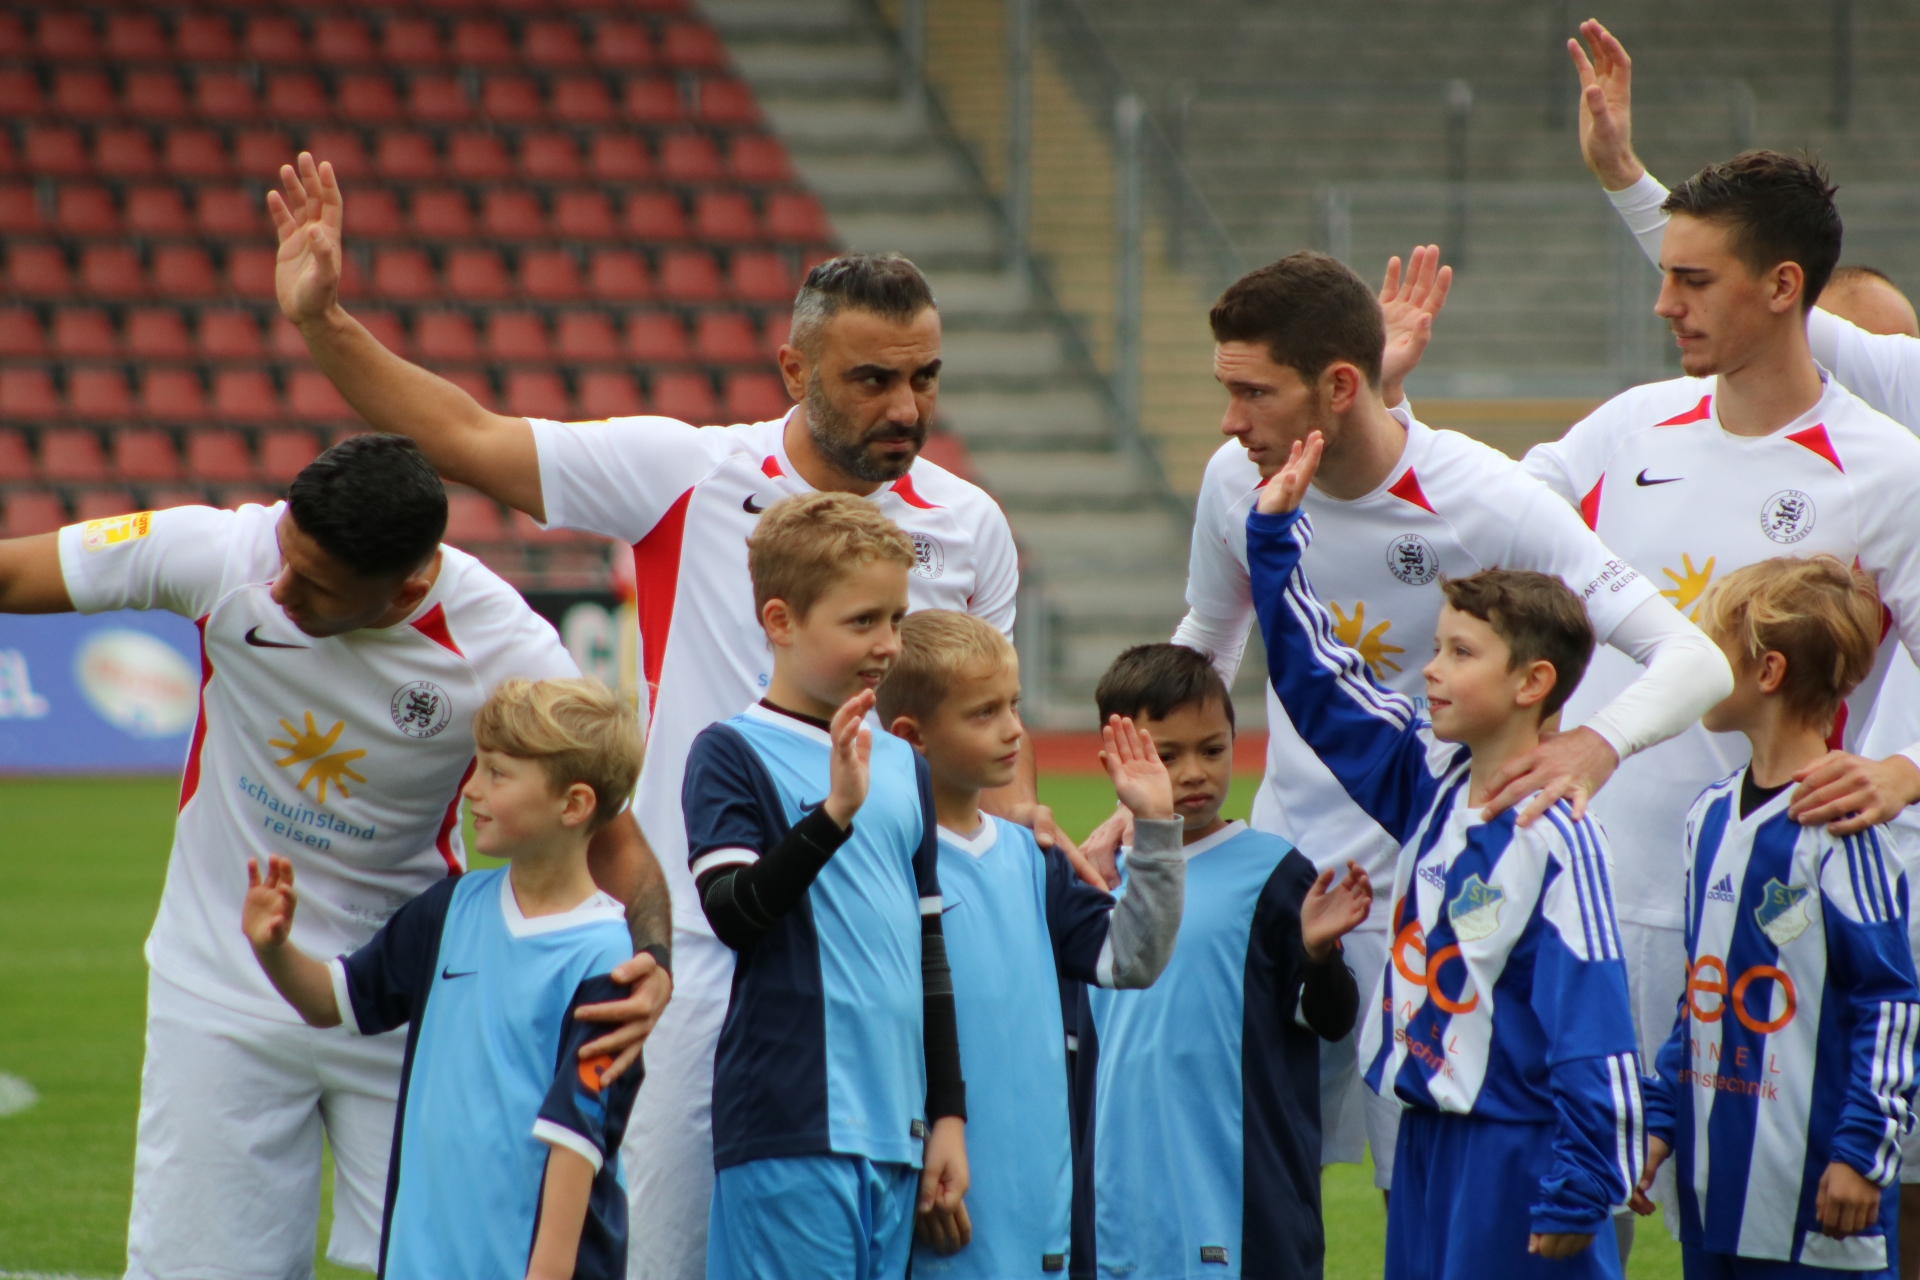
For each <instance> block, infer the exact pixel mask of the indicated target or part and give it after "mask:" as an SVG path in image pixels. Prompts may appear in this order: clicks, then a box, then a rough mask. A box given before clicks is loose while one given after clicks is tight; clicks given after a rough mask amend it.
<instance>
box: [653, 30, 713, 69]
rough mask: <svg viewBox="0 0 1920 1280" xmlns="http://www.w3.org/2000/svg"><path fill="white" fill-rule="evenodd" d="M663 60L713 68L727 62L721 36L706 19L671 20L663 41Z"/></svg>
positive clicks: (692, 66)
mask: <svg viewBox="0 0 1920 1280" xmlns="http://www.w3.org/2000/svg"><path fill="white" fill-rule="evenodd" d="M660 56H661V60H662V61H663V62H665V63H666V64H667V65H668V66H670V67H685V68H689V69H693V68H698V69H700V70H713V69H718V68H720V67H724V66H726V65H727V51H726V50H725V49H724V48H722V47H721V45H720V37H719V36H718V35H716V34H715V33H714V30H713V28H712V27H710V26H708V25H707V24H706V23H704V22H670V23H668V24H667V29H666V32H665V35H664V38H663V39H662V40H661V41H660Z"/></svg>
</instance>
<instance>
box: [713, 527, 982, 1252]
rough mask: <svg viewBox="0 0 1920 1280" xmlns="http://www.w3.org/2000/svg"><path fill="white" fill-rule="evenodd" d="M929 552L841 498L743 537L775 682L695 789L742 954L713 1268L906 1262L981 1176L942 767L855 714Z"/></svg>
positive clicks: (718, 898)
mask: <svg viewBox="0 0 1920 1280" xmlns="http://www.w3.org/2000/svg"><path fill="white" fill-rule="evenodd" d="M916 563H917V561H916V559H915V556H914V550H913V543H912V542H911V541H909V540H908V538H907V536H906V534H904V533H902V532H901V531H900V530H899V529H898V528H897V527H896V526H895V525H894V524H893V523H892V522H891V521H889V520H888V519H887V518H886V517H885V516H882V515H881V514H880V512H879V509H878V508H876V507H875V506H874V505H873V503H871V502H868V501H866V500H864V499H862V498H857V497H854V496H853V495H851V494H845V493H813V494H804V495H800V496H796V497H792V498H787V499H785V500H783V501H781V502H777V503H775V504H773V505H772V506H770V507H768V508H767V510H766V514H765V515H763V516H761V517H760V523H759V525H758V526H757V527H756V528H755V530H754V534H753V536H752V538H750V539H749V540H748V543H747V564H748V568H749V571H750V573H751V575H752V579H753V594H754V605H755V608H756V610H757V612H758V613H759V617H760V622H761V626H762V627H763V629H764V630H765V632H766V635H767V640H768V643H769V644H770V645H771V647H772V649H773V673H772V676H771V678H770V680H769V683H768V685H767V694H766V697H765V698H764V699H762V700H761V701H760V702H759V703H757V704H756V705H754V706H751V707H748V708H747V709H746V710H745V711H743V712H741V713H740V714H739V715H737V716H734V717H732V718H731V719H728V720H723V721H721V722H719V723H718V724H713V725H709V726H708V727H707V728H706V729H704V730H702V731H701V733H700V735H699V737H697V738H696V739H695V740H694V744H693V749H692V751H691V752H690V753H689V755H688V757H687V770H686V779H685V782H684V784H683V787H682V792H681V800H682V805H683V807H684V810H685V813H686V823H687V848H688V855H689V858H690V861H691V863H692V870H693V877H694V883H695V885H696V886H697V887H698V889H699V892H700V902H701V906H702V908H703V909H704V910H705V912H706V916H707V919H708V920H709V921H710V922H711V923H712V925H713V931H714V933H715V934H716V935H717V936H718V937H719V939H720V940H721V941H722V942H724V943H726V944H727V945H728V946H730V947H732V948H734V950H735V951H736V952H737V953H738V960H737V961H736V965H735V969H734V977H733V994H732V999H731V1002H730V1003H729V1005H728V1007H727V1016H726V1021H725V1022H724V1023H723V1024H722V1025H721V1029H720V1041H719V1045H718V1047H717V1049H716V1050H715V1056H714V1068H713V1162H714V1168H715V1170H716V1176H715V1179H714V1187H713V1201H712V1208H711V1212H710V1214H709V1228H708V1243H707V1275H708V1276H709V1277H710V1280H735V1277H738V1278H740V1280H747V1278H748V1277H759V1276H766V1275H779V1276H783V1277H817V1278H818V1280H841V1278H844V1277H848V1276H859V1277H865V1278H867V1280H880V1278H883V1277H898V1276H904V1275H905V1274H906V1271H907V1259H908V1251H909V1248H910V1246H911V1243H912V1239H913V1223H914V1216H915V1213H916V1212H922V1213H925V1212H942V1213H947V1214H951V1213H952V1212H954V1210H955V1209H956V1208H957V1207H958V1205H959V1204H960V1202H961V1197H962V1196H963V1195H964V1194H965V1192H966V1189H967V1157H966V1143H965V1122H966V1086H965V1084H964V1083H963V1082H962V1080H961V1076H960V1053H959V1045H958V1039H957V1033H956V1031H955V1026H954V1002H953V985H952V978H951V975H950V973H949V971H948V967H947V955H946V945H945V940H944V937H943V934H942V930H941V921H940V907H941V902H940V881H939V871H938V861H937V860H938V852H937V844H938V841H937V837H936V835H935V817H934V806H933V799H932V794H931V790H930V783H929V780H928V775H927V768H926V764H925V762H924V761H922V760H921V759H920V758H919V756H917V755H916V754H915V753H914V750H913V748H912V747H910V746H908V745H907V744H906V743H904V742H902V741H901V740H900V739H898V738H895V737H892V736H890V735H887V734H880V735H877V736H876V735H874V734H872V733H871V732H869V731H868V730H867V729H865V728H864V727H862V726H863V724H864V722H865V719H866V716H867V713H868V712H869V711H871V710H872V708H873V705H874V690H875V689H876V688H877V687H878V686H879V684H880V681H881V679H882V678H883V677H885V675H886V674H887V670H888V668H890V667H891V666H892V665H893V661H894V659H895V658H896V657H897V656H898V655H899V652H900V620H901V619H902V618H903V617H904V616H905V615H906V612H907V572H908V570H910V569H911V568H912V567H913V566H914V565H915V564H916Z"/></svg>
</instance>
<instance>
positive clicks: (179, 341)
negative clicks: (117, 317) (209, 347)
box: [127, 307, 193, 360]
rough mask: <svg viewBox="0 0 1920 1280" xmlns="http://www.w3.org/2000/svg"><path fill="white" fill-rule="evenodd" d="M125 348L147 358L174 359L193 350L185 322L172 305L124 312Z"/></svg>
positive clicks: (184, 355)
mask: <svg viewBox="0 0 1920 1280" xmlns="http://www.w3.org/2000/svg"><path fill="white" fill-rule="evenodd" d="M127 351H128V353H129V354H131V355H136V356H141V357H143V358H145V359H149V360H154V359H158V360H178V359H184V358H186V357H187V356H190V355H192V354H193V341H192V339H190V338H189V337H188V336H187V322H186V321H185V320H183V319H181V317H180V313H179V312H178V311H175V310H174V309H173V308H172V307H162V308H148V309H142V310H135V311H129V312H128V313H127Z"/></svg>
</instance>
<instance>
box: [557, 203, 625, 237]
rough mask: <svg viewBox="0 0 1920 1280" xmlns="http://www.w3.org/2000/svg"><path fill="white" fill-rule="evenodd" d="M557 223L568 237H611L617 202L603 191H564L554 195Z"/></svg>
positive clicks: (613, 230)
mask: <svg viewBox="0 0 1920 1280" xmlns="http://www.w3.org/2000/svg"><path fill="white" fill-rule="evenodd" d="M553 227H554V230H555V231H556V232H558V233H559V235H560V236H561V238H562V239H566V240H611V239H612V238H613V236H614V234H615V230H616V227H615V224H614V219H613V202H612V201H610V200H608V199H607V196H606V193H605V192H603V191H563V192H561V193H560V194H559V195H557V196H555V197H554V201H553Z"/></svg>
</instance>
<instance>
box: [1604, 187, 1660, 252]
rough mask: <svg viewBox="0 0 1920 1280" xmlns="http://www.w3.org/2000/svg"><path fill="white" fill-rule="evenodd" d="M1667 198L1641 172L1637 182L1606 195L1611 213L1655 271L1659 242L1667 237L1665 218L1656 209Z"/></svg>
mask: <svg viewBox="0 0 1920 1280" xmlns="http://www.w3.org/2000/svg"><path fill="white" fill-rule="evenodd" d="M1667 195H1668V192H1667V189H1666V187H1665V186H1663V185H1662V184H1661V182H1660V179H1658V178H1656V177H1654V176H1653V175H1652V174H1650V173H1642V174H1641V175H1640V181H1638V182H1636V183H1634V184H1633V185H1632V186H1630V187H1627V188H1626V189H1624V190H1621V191H1609V192H1607V199H1608V200H1609V201H1611V202H1612V204H1613V208H1614V212H1616V213H1618V214H1619V215H1620V221H1622V222H1624V223H1626V224H1627V230H1628V231H1631V232H1632V233H1633V238H1634V240H1636V241H1637V242H1638V243H1639V245H1640V252H1642V253H1644V254H1646V255H1647V261H1648V262H1651V263H1652V264H1653V265H1654V266H1655V267H1656V268H1658V267H1659V265H1660V242H1661V240H1662V239H1663V238H1665V236H1666V234H1667V215H1666V212H1665V211H1664V210H1663V209H1661V207H1660V206H1661V205H1663V204H1665V203H1666V202H1667Z"/></svg>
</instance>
